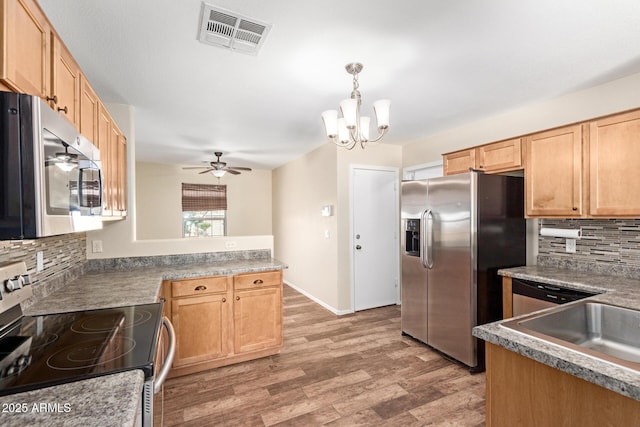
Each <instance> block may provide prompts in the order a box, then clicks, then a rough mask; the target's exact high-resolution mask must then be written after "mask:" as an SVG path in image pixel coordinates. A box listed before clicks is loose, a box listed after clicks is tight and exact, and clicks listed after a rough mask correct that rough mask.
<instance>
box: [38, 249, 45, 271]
mask: <svg viewBox="0 0 640 427" xmlns="http://www.w3.org/2000/svg"><path fill="white" fill-rule="evenodd" d="M42 270H44V252H42V251H38V252H36V272H40V271H42Z"/></svg>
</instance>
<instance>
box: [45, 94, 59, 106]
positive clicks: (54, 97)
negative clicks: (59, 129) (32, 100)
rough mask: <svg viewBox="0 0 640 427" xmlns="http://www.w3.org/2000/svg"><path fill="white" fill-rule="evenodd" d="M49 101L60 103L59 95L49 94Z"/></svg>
mask: <svg viewBox="0 0 640 427" xmlns="http://www.w3.org/2000/svg"><path fill="white" fill-rule="evenodd" d="M47 101H53V103H54V104H57V103H58V95H53V96H47Z"/></svg>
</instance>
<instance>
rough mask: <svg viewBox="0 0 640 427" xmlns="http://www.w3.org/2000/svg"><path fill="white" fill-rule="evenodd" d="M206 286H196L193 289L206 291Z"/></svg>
mask: <svg viewBox="0 0 640 427" xmlns="http://www.w3.org/2000/svg"><path fill="white" fill-rule="evenodd" d="M206 290H207V287H206V286H202V285H200V286H196V288H195V289H194V291H206Z"/></svg>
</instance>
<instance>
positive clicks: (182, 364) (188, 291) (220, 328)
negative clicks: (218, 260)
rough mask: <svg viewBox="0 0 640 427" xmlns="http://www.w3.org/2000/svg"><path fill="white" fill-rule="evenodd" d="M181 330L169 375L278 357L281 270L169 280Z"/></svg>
mask: <svg viewBox="0 0 640 427" xmlns="http://www.w3.org/2000/svg"><path fill="white" fill-rule="evenodd" d="M162 293H163V295H165V298H167V301H168V302H167V304H165V307H167V306H168V307H170V312H169V317H170V319H171V322H172V323H173V326H174V328H175V331H176V339H177V347H176V356H175V359H174V362H173V367H172V369H171V373H170V376H171V377H176V376H180V375H186V374H190V373H193V372H199V371H203V370H206V369H212V368H217V367H220V366H225V365H230V364H233V363H239V362H244V361H246V360H251V359H256V358H259V357H265V356H269V355H272V354H276V353H278V352H279V351H280V348H281V347H282V339H283V338H282V337H283V332H282V272H281V271H267V272H260V273H247V274H240V275H237V276H228V277H227V276H214V277H200V278H194V279H186V280H174V281H165V282H164V284H163V292H162Z"/></svg>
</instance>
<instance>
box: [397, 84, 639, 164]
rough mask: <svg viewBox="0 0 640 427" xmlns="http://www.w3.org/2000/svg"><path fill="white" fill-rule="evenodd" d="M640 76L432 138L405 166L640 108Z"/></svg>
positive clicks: (406, 154)
mask: <svg viewBox="0 0 640 427" xmlns="http://www.w3.org/2000/svg"><path fill="white" fill-rule="evenodd" d="M638 93H640V74H634V75H632V76H629V77H625V78H623V79H619V80H614V81H612V82H609V83H606V84H603V85H600V86H596V87H593V88H590V89H585V90H581V91H578V92H573V93H570V94H568V95H564V96H561V97H558V98H555V99H551V100H548V101H545V102H540V103H537V104H531V105H527V106H524V107H521V108H517V109H513V110H510V111H507V112H505V113H503V114H500V115H496V116H493V117H488V118H486V119H484V120H480V121H477V122H473V123H469V124H466V125H464V126H460V127H457V128H454V129H450V130H447V131H445V132H441V133H438V134H435V135H431V136H429V137H427V138H424V139H422V140H420V141H417V142H413V143H409V144H406V145H404V147H403V159H404V160H403V165H404V166H413V165H418V164H422V163H427V162H431V161H435V160H441V154H442V153H446V152H449V151H455V150H459V149H463V148H467V147H472V146H474V145H480V144H485V143H488V142H493V141H499V140H502V139H508V138H513V137H517V136H520V135H525V134H527V133H532V132H538V131H541V130H545V129H550V128H554V127H558V126H562V125H565V124H570V123H575V122H580V121H583V120H588V119H591V118H594V117H599V116H604V115H607V114H612V113H617V112H619V111H624V110H630V109H633V108H638V107H640V97H639V96H638Z"/></svg>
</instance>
